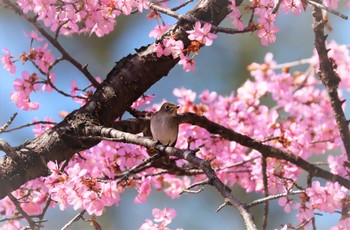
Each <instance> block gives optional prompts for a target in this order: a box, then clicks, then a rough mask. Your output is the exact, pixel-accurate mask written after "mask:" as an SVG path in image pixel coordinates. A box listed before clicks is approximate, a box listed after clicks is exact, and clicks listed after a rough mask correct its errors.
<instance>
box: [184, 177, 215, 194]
mask: <svg viewBox="0 0 350 230" xmlns="http://www.w3.org/2000/svg"><path fill="white" fill-rule="evenodd" d="M206 184H209V181H208V180H204V181H199V182H197V183H193V184H191V185H190V186H188V187H187V188H184V189H183V190H182V191H181V192H180V194H182V193H185V192H187V193H192V194H197V193H200V192H201V191H203V190H204V187H203V185H206ZM197 186H201V187H200V188H199V189H198V190H192V188H194V187H197Z"/></svg>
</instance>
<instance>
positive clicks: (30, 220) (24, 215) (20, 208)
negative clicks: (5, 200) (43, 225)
mask: <svg viewBox="0 0 350 230" xmlns="http://www.w3.org/2000/svg"><path fill="white" fill-rule="evenodd" d="M8 197H9V198H10V200H11V201H12V203H13V204H14V205H15V206H16V209H17V211H18V212H19V213H21V215H22V216H23V217H24V219H26V220H27V222H28V224H29V227H30V228H31V229H38V226H37V224H36V223H35V221H34V220H33V219H32V218H31V217H30V216H29V215H28V214H27V213H26V212H25V211H24V210H23V209H22V207H21V205H20V204H19V202H18V200H17V199H16V197H14V196H13V195H12V194H11V193H9V194H8Z"/></svg>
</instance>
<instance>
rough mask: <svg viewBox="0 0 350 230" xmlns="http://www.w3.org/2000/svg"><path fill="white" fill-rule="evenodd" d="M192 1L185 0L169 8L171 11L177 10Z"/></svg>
mask: <svg viewBox="0 0 350 230" xmlns="http://www.w3.org/2000/svg"><path fill="white" fill-rule="evenodd" d="M193 1H194V0H187V1H186V2H184V3H182V4H181V5H178V6H176V7H173V8H171V10H172V11H177V10H179V9H181V8H182V7H185V6H187V4H189V3H191V2H193Z"/></svg>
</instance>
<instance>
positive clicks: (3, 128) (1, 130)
mask: <svg viewBox="0 0 350 230" xmlns="http://www.w3.org/2000/svg"><path fill="white" fill-rule="evenodd" d="M17 114H18V113H14V114H13V115H12V116H11V117H10V119H9V120H8V121H7V122H6V124H4V125H3V126H2V127H1V128H0V133H3V132H4V131H5V130H6V129H7V128H8V127H9V126H10V125H11V124H12V122H13V120H15V118H16V116H17Z"/></svg>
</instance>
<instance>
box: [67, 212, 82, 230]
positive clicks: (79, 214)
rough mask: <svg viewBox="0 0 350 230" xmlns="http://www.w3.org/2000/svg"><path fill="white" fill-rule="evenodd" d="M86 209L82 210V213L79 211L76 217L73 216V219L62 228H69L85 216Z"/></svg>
mask: <svg viewBox="0 0 350 230" xmlns="http://www.w3.org/2000/svg"><path fill="white" fill-rule="evenodd" d="M85 212H86V211H85V210H83V211H81V212H80V213H78V214H77V215H76V216H75V217H73V219H71V220H70V221H69V222H68V223H67V224H66V225H64V226H63V227H62V228H61V230H66V229H68V228H69V227H70V226H72V224H73V223H74V222H76V221H78V220H80V219H82V218H83V216H84V214H85Z"/></svg>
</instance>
